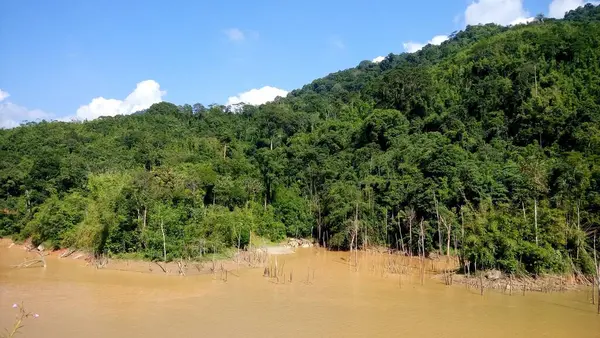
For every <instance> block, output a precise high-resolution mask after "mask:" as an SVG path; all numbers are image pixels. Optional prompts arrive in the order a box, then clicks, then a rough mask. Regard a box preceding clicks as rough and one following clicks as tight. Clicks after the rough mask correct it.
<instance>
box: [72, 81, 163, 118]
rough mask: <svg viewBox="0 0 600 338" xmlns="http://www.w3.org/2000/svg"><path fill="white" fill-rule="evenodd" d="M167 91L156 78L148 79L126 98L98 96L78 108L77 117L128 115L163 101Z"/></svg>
mask: <svg viewBox="0 0 600 338" xmlns="http://www.w3.org/2000/svg"><path fill="white" fill-rule="evenodd" d="M164 95H166V91H163V90H160V85H159V84H158V82H156V81H154V80H146V81H142V82H140V83H138V84H137V86H136V88H135V90H134V91H133V92H132V93H131V94H129V95H127V97H126V98H125V100H118V99H105V98H103V97H97V98H95V99H93V100H92V102H90V103H89V104H87V105H85V106H81V107H79V109H77V118H78V119H81V120H92V119H95V118H98V117H100V116H115V115H127V114H132V113H135V112H137V111H140V110H143V109H146V108H148V107H150V106H151V105H152V104H154V103H158V102H161V101H162V97H163V96H164Z"/></svg>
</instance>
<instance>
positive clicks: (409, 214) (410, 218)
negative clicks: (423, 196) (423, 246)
mask: <svg viewBox="0 0 600 338" xmlns="http://www.w3.org/2000/svg"><path fill="white" fill-rule="evenodd" d="M413 218H414V212H413V211H412V209H411V210H409V211H408V250H409V255H410V256H412V247H413V246H412V237H413V236H412V221H413Z"/></svg>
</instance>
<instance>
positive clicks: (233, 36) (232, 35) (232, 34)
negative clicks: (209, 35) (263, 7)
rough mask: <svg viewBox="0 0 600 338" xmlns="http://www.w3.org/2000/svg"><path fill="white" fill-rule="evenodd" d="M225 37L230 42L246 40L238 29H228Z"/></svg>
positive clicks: (244, 35)
mask: <svg viewBox="0 0 600 338" xmlns="http://www.w3.org/2000/svg"><path fill="white" fill-rule="evenodd" d="M225 35H227V37H228V38H229V40H231V41H244V39H245V38H246V34H244V32H242V31H241V30H240V29H239V28H229V29H226V30H225Z"/></svg>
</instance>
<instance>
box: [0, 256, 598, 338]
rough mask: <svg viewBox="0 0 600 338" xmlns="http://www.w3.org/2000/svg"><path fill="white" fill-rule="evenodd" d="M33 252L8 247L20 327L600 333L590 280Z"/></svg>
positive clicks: (10, 297) (327, 262) (47, 330)
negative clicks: (470, 282) (158, 261)
mask: <svg viewBox="0 0 600 338" xmlns="http://www.w3.org/2000/svg"><path fill="white" fill-rule="evenodd" d="M26 255H27V253H25V252H24V251H23V250H22V249H15V248H11V249H8V248H7V247H6V246H2V247H0V328H5V327H9V326H10V325H11V324H12V322H13V320H14V316H15V314H16V311H15V310H14V309H12V308H11V306H12V304H13V303H21V302H23V303H24V305H25V307H26V308H27V309H28V310H30V311H32V312H35V313H38V314H39V315H40V317H39V318H37V319H29V320H28V321H27V322H26V323H25V327H24V328H23V330H22V334H21V335H20V336H21V337H511V338H516V337H578V338H585V337H595V338H598V337H600V316H599V315H597V314H596V311H595V306H594V305H592V304H591V303H590V302H589V297H588V296H589V292H588V293H586V292H585V291H581V292H565V293H553V294H542V293H527V294H526V295H525V296H523V295H521V294H520V293H516V294H513V295H512V296H509V295H508V294H502V293H501V292H498V291H489V292H486V293H485V294H484V296H480V294H479V291H478V290H470V289H466V288H465V287H464V286H459V285H455V286H451V287H448V286H445V285H444V284H443V283H442V282H441V281H439V280H436V279H429V278H427V279H426V280H425V285H423V286H422V285H421V284H420V280H419V277H418V276H413V277H409V276H404V280H400V279H399V277H398V275H391V274H389V275H388V274H385V273H380V272H378V271H377V269H375V267H374V266H371V267H369V266H368V264H366V263H365V264H362V265H361V266H360V269H359V271H355V269H353V268H351V267H350V266H349V265H348V263H347V260H348V253H334V252H325V251H322V250H318V249H303V250H299V251H298V252H297V253H295V254H293V255H287V256H278V257H277V261H278V266H279V268H280V269H284V270H285V271H286V274H287V275H286V283H285V284H283V281H282V280H280V281H279V283H277V280H275V279H269V278H265V277H263V269H262V268H256V269H240V270H239V271H232V272H231V273H229V274H228V277H227V281H226V282H225V281H224V280H222V279H221V276H219V275H202V276H188V277H180V276H164V275H157V274H147V273H139V272H127V271H115V270H109V269H100V270H97V269H95V268H92V267H89V266H85V262H84V261H81V260H74V259H58V258H53V257H49V258H47V267H46V268H27V269H14V268H11V267H10V266H11V265H13V264H17V263H20V262H22V261H23V259H24V257H25V256H26ZM29 255H31V254H29ZM290 272H291V273H292V282H291V283H290V282H289V273H290ZM282 279H283V278H282Z"/></svg>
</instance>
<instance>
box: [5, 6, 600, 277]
mask: <svg viewBox="0 0 600 338" xmlns="http://www.w3.org/2000/svg"><path fill="white" fill-rule="evenodd" d="M599 155H600V8H599V7H594V6H592V5H587V6H586V7H585V8H580V9H578V10H576V11H571V12H570V13H568V14H567V15H566V17H565V19H564V20H553V19H546V18H543V17H538V18H537V19H536V20H535V21H534V22H532V23H530V24H527V25H519V26H516V27H511V28H506V27H501V26H496V25H484V26H475V27H467V28H466V29H465V30H464V31H462V32H458V33H455V34H453V36H452V37H451V39H450V40H449V41H447V42H445V43H443V44H442V45H440V46H427V47H425V48H423V49H422V50H421V51H419V52H417V53H414V54H402V55H389V56H388V57H387V58H386V59H385V60H384V61H382V62H380V63H372V62H369V61H363V62H361V63H360V64H359V65H358V66H357V67H356V68H352V69H348V70H345V71H341V72H337V73H334V74H331V75H329V76H327V77H325V78H322V79H319V80H315V81H314V82H313V83H311V84H309V85H306V86H304V87H303V88H302V89H299V90H296V91H293V92H291V93H290V94H289V95H288V97H286V98H278V99H277V100H276V101H275V102H272V103H269V104H265V105H262V106H260V107H254V106H244V107H236V108H235V109H230V108H227V107H223V106H218V105H212V106H209V107H204V106H202V105H200V104H195V105H193V106H191V105H184V106H176V105H173V104H170V103H166V102H163V103H159V104H155V105H153V106H152V107H150V108H149V109H148V110H147V111H145V112H143V113H140V114H134V115H130V116H116V117H106V118H100V119H97V120H94V121H89V122H84V123H64V122H41V123H29V124H27V125H24V126H21V127H18V128H15V129H11V130H2V131H0V184H1V185H0V210H2V212H1V213H0V235H14V236H17V237H18V238H29V237H31V238H32V240H33V241H34V243H36V244H37V243H42V242H44V243H46V244H47V245H51V246H55V247H59V246H68V247H79V248H85V249H90V250H93V251H94V252H95V253H97V254H120V253H130V252H138V253H141V254H142V255H144V256H145V257H147V258H149V259H162V256H163V234H162V230H164V234H165V239H166V251H167V256H168V258H169V259H175V258H179V257H183V258H188V257H189V258H198V257H199V256H201V255H203V254H206V253H211V252H220V251H223V250H226V249H227V248H228V247H232V246H238V243H239V245H241V246H242V247H243V246H245V245H247V244H248V242H249V240H250V237H251V235H250V234H251V233H252V236H253V237H254V236H263V237H268V238H270V239H271V240H273V241H276V240H280V239H282V238H284V237H285V236H286V235H287V236H298V237H300V236H313V237H314V238H315V239H316V240H318V241H319V242H320V243H321V244H322V245H325V246H327V247H328V248H331V249H347V248H349V247H350V246H354V247H358V248H363V247H366V246H370V245H384V246H389V247H391V248H394V249H398V250H404V251H406V252H409V253H412V254H415V255H416V254H417V252H418V251H419V246H420V241H419V240H418V238H419V235H420V232H421V229H420V226H421V225H423V232H424V236H425V238H424V247H425V251H426V252H428V253H430V252H440V253H441V254H446V253H447V252H448V251H450V252H451V254H454V253H456V254H458V255H460V257H461V258H462V259H463V260H465V261H468V262H469V263H470V264H472V265H475V264H477V266H478V267H480V268H492V267H495V268H500V269H503V270H505V271H510V272H530V273H542V272H565V273H570V272H583V273H591V272H592V270H593V260H592V258H591V257H593V254H592V248H591V247H592V243H593V236H594V233H595V231H596V230H597V229H599V222H600V214H599V212H600V159H599ZM599 230H600V229H599Z"/></svg>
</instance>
